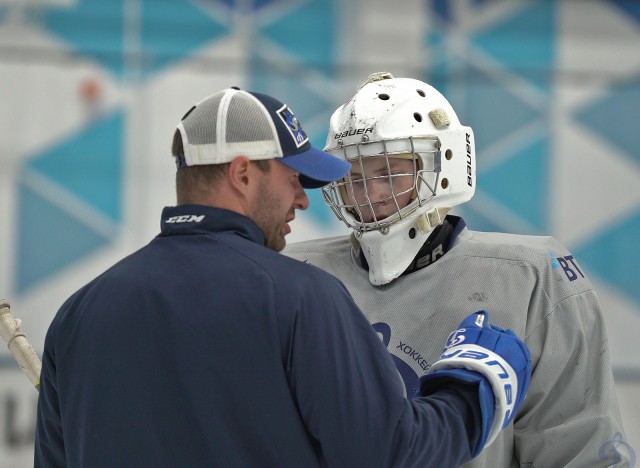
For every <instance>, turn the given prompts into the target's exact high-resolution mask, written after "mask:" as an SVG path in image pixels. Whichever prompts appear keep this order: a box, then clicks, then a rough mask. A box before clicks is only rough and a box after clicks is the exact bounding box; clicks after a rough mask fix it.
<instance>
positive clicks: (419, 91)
mask: <svg viewBox="0 0 640 468" xmlns="http://www.w3.org/2000/svg"><path fill="white" fill-rule="evenodd" d="M416 92H417V93H418V94H419V95H420V96H421V97H425V96H426V94H425V92H424V91H422V90H421V89H416Z"/></svg>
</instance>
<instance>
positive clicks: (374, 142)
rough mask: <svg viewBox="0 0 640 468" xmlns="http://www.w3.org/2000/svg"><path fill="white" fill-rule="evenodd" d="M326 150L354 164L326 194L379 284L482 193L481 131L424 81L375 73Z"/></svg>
mask: <svg viewBox="0 0 640 468" xmlns="http://www.w3.org/2000/svg"><path fill="white" fill-rule="evenodd" d="M324 150H325V151H327V152H329V153H331V154H333V155H334V156H336V157H339V158H341V159H344V160H346V161H348V162H350V163H351V164H352V169H351V172H350V173H349V174H347V176H346V177H345V178H344V179H340V180H338V181H336V182H333V183H331V184H329V185H327V186H325V187H323V189H322V194H323V198H324V200H325V202H326V203H327V205H329V207H330V208H331V209H332V210H333V212H334V213H335V215H336V216H337V217H338V219H340V220H341V221H343V222H344V223H346V224H347V226H349V227H350V228H352V229H353V237H355V240H357V241H358V242H359V245H360V247H361V248H362V252H363V254H364V255H365V258H366V260H367V263H368V264H369V281H370V282H371V283H372V284H374V285H382V284H387V283H389V282H391V281H393V280H394V279H395V278H397V277H399V276H400V275H401V274H402V273H403V272H404V271H405V270H406V269H407V268H408V267H409V266H410V265H411V264H412V262H413V261H414V259H415V256H416V254H417V253H418V251H419V250H420V248H421V247H422V246H423V245H424V243H425V241H426V240H427V238H428V237H429V234H430V233H431V232H432V231H433V230H434V229H435V228H436V227H437V226H438V225H440V224H442V222H443V220H444V217H445V215H446V214H447V212H448V211H449V210H450V209H451V208H452V207H454V206H456V205H459V204H461V203H464V202H467V201H468V200H470V199H471V197H472V196H473V194H474V191H475V176H476V161H475V145H474V138H473V130H472V129H471V128H470V127H466V126H463V125H461V124H460V121H459V120H458V117H457V115H456V113H455V111H454V110H453V108H452V107H451V105H450V104H449V102H448V101H447V99H446V98H445V97H444V96H443V95H442V94H441V93H440V92H439V91H437V90H436V89H434V88H433V87H432V86H430V85H428V84H426V83H424V82H422V81H419V80H415V79H411V78H394V77H393V76H392V75H391V74H390V73H386V72H381V73H374V74H372V75H370V76H369V78H368V79H367V81H365V83H363V84H362V85H361V86H360V88H359V89H358V91H357V92H356V94H355V95H354V96H353V97H352V98H351V99H350V100H349V101H348V102H347V103H345V104H344V105H342V106H341V107H339V108H338V109H336V111H335V112H334V113H333V115H332V117H331V122H330V128H329V134H328V136H327V142H326V145H325V148H324Z"/></svg>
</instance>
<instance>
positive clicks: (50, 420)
mask: <svg viewBox="0 0 640 468" xmlns="http://www.w3.org/2000/svg"><path fill="white" fill-rule="evenodd" d="M53 335H54V333H53V330H52V329H51V328H50V329H49V331H48V332H47V336H46V339H45V345H44V353H43V355H42V370H41V373H40V393H39V395H38V412H37V420H36V438H35V451H34V467H36V468H39V467H64V466H66V461H65V448H64V441H63V437H62V422H61V417H60V404H59V401H58V391H57V389H56V366H55V351H54V346H53V341H54V338H53ZM78 379H79V380H78V382H79V383H80V382H81V379H80V377H78Z"/></svg>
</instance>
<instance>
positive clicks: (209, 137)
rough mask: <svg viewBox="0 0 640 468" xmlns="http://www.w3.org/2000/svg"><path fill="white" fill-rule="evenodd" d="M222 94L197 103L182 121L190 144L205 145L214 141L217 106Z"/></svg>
mask: <svg viewBox="0 0 640 468" xmlns="http://www.w3.org/2000/svg"><path fill="white" fill-rule="evenodd" d="M222 96H223V94H218V95H216V96H214V97H213V98H212V99H209V100H207V101H205V102H202V103H200V104H198V106H197V107H196V108H195V109H193V111H192V112H191V113H190V114H189V116H188V117H187V118H186V119H185V120H184V121H183V122H182V126H183V127H184V130H185V132H186V134H187V140H188V142H189V144H192V145H206V144H213V143H216V141H217V138H216V124H217V120H218V108H219V107H220V101H222Z"/></svg>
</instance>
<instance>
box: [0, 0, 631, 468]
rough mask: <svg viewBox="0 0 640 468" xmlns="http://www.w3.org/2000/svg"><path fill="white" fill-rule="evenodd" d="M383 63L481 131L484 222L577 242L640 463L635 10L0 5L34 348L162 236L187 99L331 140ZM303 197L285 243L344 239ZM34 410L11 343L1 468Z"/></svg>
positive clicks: (11, 232)
mask: <svg viewBox="0 0 640 468" xmlns="http://www.w3.org/2000/svg"><path fill="white" fill-rule="evenodd" d="M376 71H389V72H391V73H393V74H394V75H395V76H405V77H412V78H418V79H422V80H424V81H427V82H429V83H431V84H433V85H434V86H435V87H436V88H438V89H439V90H440V91H442V92H443V94H445V96H447V97H448V99H449V100H450V102H451V103H452V105H453V107H454V108H455V109H456V111H457V113H458V116H459V117H460V120H461V121H462V122H463V123H464V124H466V125H470V126H471V127H473V129H474V132H475V135H476V139H477V141H476V145H477V153H478V189H477V191H476V195H475V197H474V199H473V200H472V201H471V202H470V203H468V204H467V205H465V206H464V207H461V208H459V209H458V210H456V211H457V212H458V214H462V215H463V216H465V217H466V219H467V223H468V224H469V226H470V227H471V228H472V229H475V230H485V231H504V232H512V233H526V234H543V235H553V236H555V237H557V238H558V239H559V240H560V241H561V242H563V243H564V244H565V245H566V246H567V247H569V249H571V251H572V253H573V254H574V256H575V257H576V259H577V262H578V264H579V265H580V267H581V268H582V270H583V271H585V272H586V274H587V275H588V276H589V277H590V279H591V281H592V282H593V283H594V285H595V288H596V291H597V293H598V295H599V298H600V300H601V302H602V305H603V309H604V314H605V320H606V324H607V330H608V334H609V341H610V347H611V351H612V364H613V369H614V374H615V379H616V385H617V389H618V394H619V398H620V404H621V411H622V413H623V420H624V423H625V428H626V431H627V438H628V440H627V441H618V442H617V443H618V450H627V451H633V450H634V449H635V452H634V453H635V454H637V452H638V451H640V404H638V400H639V399H640V357H639V351H640V347H639V346H638V341H639V335H640V282H639V281H638V273H637V268H638V265H640V247H638V242H639V240H640V2H639V1H637V0H633V1H632V0H617V1H615V0H610V1H607V0H598V1H596V0H574V1H571V0H565V1H551V0H548V1H519V0H508V1H501V0H494V1H490V0H484V1H483V0H475V1H473V0H456V1H455V2H454V1H443V0H441V1H436V0H434V1H428V0H402V1H401V2H389V1H383V0H342V1H340V0H280V1H278V0H271V1H270V0H237V1H233V0H228V1H214V0H0V219H1V221H0V297H4V298H6V299H8V300H9V301H10V302H11V305H12V310H13V312H14V314H15V315H16V317H18V318H21V319H22V320H23V328H24V330H25V331H26V333H27V335H28V337H29V338H30V340H31V341H32V343H33V344H34V347H35V348H36V351H38V353H41V352H42V347H43V342H44V335H45V332H46V329H47V327H48V325H49V323H50V321H51V319H52V318H53V316H54V314H55V312H56V311H57V309H58V308H59V307H60V305H61V304H62V302H63V301H64V300H65V299H66V298H67V297H68V296H69V295H70V294H71V293H73V292H74V291H75V290H76V289H78V288H79V287H81V286H82V285H84V284H85V283H86V282H87V281H89V280H90V279H92V278H93V277H94V276H96V275H97V274H99V273H101V272H102V271H103V270H104V269H106V268H107V267H109V266H110V265H111V264H112V263H113V262H115V261H116V260H118V259H120V258H122V257H123V256H125V255H127V254H128V253H130V252H132V251H133V250H135V249H137V248H139V247H141V246H142V245H144V244H145V243H147V242H148V241H149V239H150V238H151V237H153V236H155V235H156V234H157V233H158V231H159V216H160V212H161V209H162V207H163V206H165V205H172V204H174V202H175V197H174V179H173V178H174V171H175V169H174V163H173V160H172V158H171V157H170V144H171V139H172V135H173V130H174V128H175V125H176V124H177V123H178V121H179V120H180V118H181V117H182V115H183V114H184V113H185V112H186V111H187V110H188V109H189V108H190V107H191V105H192V104H194V103H196V102H197V101H199V100H200V99H202V98H204V97H205V96H208V95H209V94H212V93H214V92H216V91H218V90H220V89H222V88H226V87H229V86H233V85H236V86H240V87H242V88H246V89H250V90H254V91H260V92H265V93H267V94H272V95H273V96H275V97H277V98H278V99H279V100H281V101H283V102H285V103H286V104H288V105H289V106H290V107H291V108H292V109H293V110H294V112H295V113H296V114H297V116H298V117H299V118H300V120H301V121H302V123H303V126H304V128H305V130H306V132H307V134H308V135H309V136H310V138H311V139H312V141H313V143H314V144H315V145H317V146H319V147H322V146H323V145H324V140H325V137H326V131H327V125H328V119H329V117H330V115H331V113H332V112H333V110H334V109H335V108H336V107H337V106H338V105H340V104H341V103H343V102H344V101H346V100H347V99H348V98H349V97H351V95H352V94H353V93H354V92H355V89H356V88H357V86H358V85H359V84H360V83H361V82H362V81H363V80H364V79H365V78H366V77H367V75H369V74H370V73H372V72H376ZM308 194H309V196H310V198H311V203H312V207H311V209H310V210H309V211H308V212H305V213H303V214H301V215H299V216H298V217H297V218H296V221H295V223H294V224H295V225H294V226H293V230H294V232H293V234H292V235H291V236H290V237H289V242H292V241H296V240H302V239H308V238H314V237H322V236H329V235H340V234H347V233H348V231H347V230H346V227H344V226H342V225H340V224H339V223H338V221H337V220H335V219H334V217H333V215H332V214H331V212H330V211H329V209H328V208H326V207H325V206H324V204H323V203H322V201H321V197H320V194H319V192H318V191H309V192H308ZM132 323H135V317H132ZM78 384H79V385H81V384H82V376H78ZM117 384H118V383H117V382H114V385H117ZM576 391H577V392H580V391H581V390H580V389H576ZM36 400H37V393H36V392H35V391H34V390H33V389H32V388H30V385H29V383H28V381H27V379H26V378H25V377H24V376H23V375H22V374H21V372H20V371H19V369H18V368H17V367H16V365H15V363H14V362H13V360H12V358H11V356H10V354H9V353H8V351H7V350H6V349H5V348H4V347H3V349H2V350H0V467H2V468H5V467H28V466H32V463H33V462H32V450H33V433H34V429H33V428H34V419H35V405H36ZM634 457H635V455H634Z"/></svg>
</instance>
